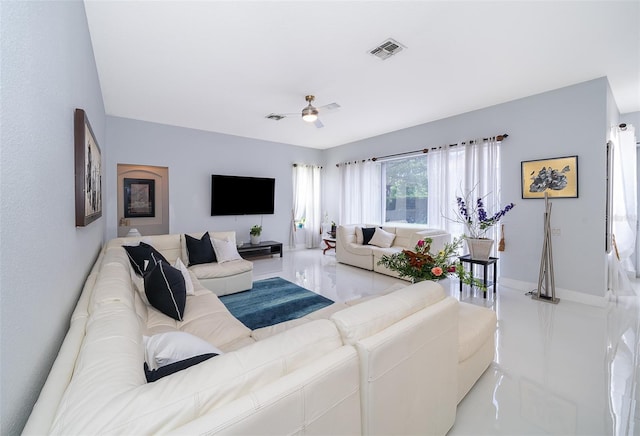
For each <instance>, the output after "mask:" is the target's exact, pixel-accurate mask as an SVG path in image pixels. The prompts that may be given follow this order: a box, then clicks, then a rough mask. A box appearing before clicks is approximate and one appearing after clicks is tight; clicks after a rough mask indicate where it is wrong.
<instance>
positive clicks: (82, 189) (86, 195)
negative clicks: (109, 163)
mask: <svg viewBox="0 0 640 436" xmlns="http://www.w3.org/2000/svg"><path fill="white" fill-rule="evenodd" d="M73 124H74V130H73V132H74V154H75V191H76V226H78V227H84V226H86V225H88V224H90V223H92V222H93V221H95V220H97V219H98V218H100V217H101V216H102V153H101V151H100V146H99V145H98V141H96V137H95V135H94V134H93V129H92V128H91V124H90V123H89V119H88V118H87V114H86V112H85V111H84V110H82V109H76V110H75V113H74V123H73Z"/></svg>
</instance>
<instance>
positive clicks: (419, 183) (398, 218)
mask: <svg viewBox="0 0 640 436" xmlns="http://www.w3.org/2000/svg"><path fill="white" fill-rule="evenodd" d="M382 181H383V186H385V199H384V204H385V210H384V222H405V223H415V224H427V217H428V196H427V192H428V180H427V159H426V156H424V155H420V156H414V157H409V158H404V159H396V160H390V161H386V162H382Z"/></svg>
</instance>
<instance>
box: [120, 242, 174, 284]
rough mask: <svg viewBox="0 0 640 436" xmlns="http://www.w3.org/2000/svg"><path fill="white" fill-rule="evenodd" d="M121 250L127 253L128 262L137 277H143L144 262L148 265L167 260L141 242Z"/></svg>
mask: <svg viewBox="0 0 640 436" xmlns="http://www.w3.org/2000/svg"><path fill="white" fill-rule="evenodd" d="M122 248H124V249H125V251H126V252H127V256H129V262H131V266H132V267H133V270H134V271H135V272H136V274H138V275H139V276H142V275H144V261H145V260H147V261H149V264H150V265H151V264H154V263H156V262H159V261H160V260H163V261H165V262H167V259H165V258H164V256H163V255H162V254H160V252H159V251H158V250H156V249H155V248H153V247H152V246H151V245H149V244H145V243H144V242H141V243H140V244H139V245H123V246H122Z"/></svg>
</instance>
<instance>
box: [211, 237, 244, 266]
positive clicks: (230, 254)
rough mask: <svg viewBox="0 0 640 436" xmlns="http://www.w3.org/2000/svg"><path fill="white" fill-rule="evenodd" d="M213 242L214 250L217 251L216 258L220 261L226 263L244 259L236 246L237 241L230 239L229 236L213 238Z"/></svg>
mask: <svg viewBox="0 0 640 436" xmlns="http://www.w3.org/2000/svg"><path fill="white" fill-rule="evenodd" d="M211 242H212V243H213V251H215V253H216V258H217V260H218V263H225V262H229V261H231V260H238V259H242V256H240V253H238V247H236V243H235V242H233V241H231V240H229V238H224V239H218V238H213V239H211Z"/></svg>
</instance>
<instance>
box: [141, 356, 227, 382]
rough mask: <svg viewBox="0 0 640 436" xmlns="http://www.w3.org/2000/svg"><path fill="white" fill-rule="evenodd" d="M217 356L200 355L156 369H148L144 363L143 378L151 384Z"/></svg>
mask: <svg viewBox="0 0 640 436" xmlns="http://www.w3.org/2000/svg"><path fill="white" fill-rule="evenodd" d="M215 356H217V354H216V353H208V354H201V355H199V356H193V357H190V358H188V359H184V360H180V361H178V362H173V363H170V364H169V365H165V366H162V367H160V368H158V369H149V365H147V362H145V363H144V376H145V377H146V378H147V383H152V382H154V381H156V380H160V379H161V378H162V377H166V376H168V375H171V374H175V373H176V372H178V371H182V370H183V369H187V368H189V367H192V366H193V365H197V364H198V363H200V362H204V361H205V360H209V359H211V358H212V357H215Z"/></svg>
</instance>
